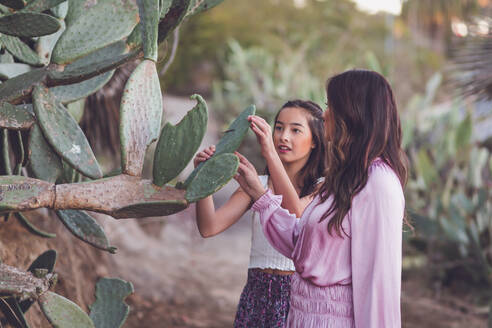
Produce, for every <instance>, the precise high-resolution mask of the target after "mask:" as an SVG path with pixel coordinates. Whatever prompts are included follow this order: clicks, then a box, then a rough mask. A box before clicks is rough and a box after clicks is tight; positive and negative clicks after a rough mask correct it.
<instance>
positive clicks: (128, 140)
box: [120, 60, 162, 176]
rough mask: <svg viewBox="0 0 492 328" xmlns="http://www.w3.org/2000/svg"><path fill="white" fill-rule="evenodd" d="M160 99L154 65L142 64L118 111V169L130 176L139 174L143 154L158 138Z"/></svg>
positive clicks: (127, 86) (131, 80)
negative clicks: (119, 144)
mask: <svg viewBox="0 0 492 328" xmlns="http://www.w3.org/2000/svg"><path fill="white" fill-rule="evenodd" d="M161 119H162V95H161V88H160V83H159V76H158V75H157V69H156V66H155V62H153V61H151V60H144V61H142V62H141V63H140V64H139V65H138V66H137V68H136V69H135V70H134V71H133V73H132V74H131V75H130V77H129V79H128V82H127V83H126V85H125V89H124V92H123V97H122V99H121V107H120V142H121V166H122V168H123V172H124V173H126V174H129V175H133V176H140V175H141V174H142V168H143V162H144V158H145V151H146V150H147V146H148V145H150V143H151V142H153V141H154V140H156V139H157V137H158V136H159V130H160V127H161Z"/></svg>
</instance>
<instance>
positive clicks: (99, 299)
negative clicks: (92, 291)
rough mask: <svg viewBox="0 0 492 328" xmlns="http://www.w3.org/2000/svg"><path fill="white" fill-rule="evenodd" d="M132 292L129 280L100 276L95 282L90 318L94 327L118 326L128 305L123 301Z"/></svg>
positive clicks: (125, 314)
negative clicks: (94, 299)
mask: <svg viewBox="0 0 492 328" xmlns="http://www.w3.org/2000/svg"><path fill="white" fill-rule="evenodd" d="M132 293H133V285H132V284H131V283H130V282H127V281H124V280H121V279H118V278H102V279H100V280H99V281H98V282H97V284H96V301H95V302H94V304H92V306H91V312H90V318H91V319H92V321H93V322H94V325H95V326H96V328H119V327H121V325H123V323H124V322H125V320H126V318H127V316H128V312H130V307H129V306H128V305H127V304H126V303H125V302H124V301H125V298H127V297H128V296H129V295H130V294H132Z"/></svg>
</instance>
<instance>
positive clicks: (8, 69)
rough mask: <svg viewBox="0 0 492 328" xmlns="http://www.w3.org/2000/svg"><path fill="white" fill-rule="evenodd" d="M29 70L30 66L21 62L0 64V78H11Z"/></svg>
mask: <svg viewBox="0 0 492 328" xmlns="http://www.w3.org/2000/svg"><path fill="white" fill-rule="evenodd" d="M30 70H31V66H29V65H27V64H21V63H12V64H0V79H2V80H7V79H12V78H14V77H16V76H19V75H21V74H24V73H27V72H29V71H30Z"/></svg>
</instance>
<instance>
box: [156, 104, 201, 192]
mask: <svg viewBox="0 0 492 328" xmlns="http://www.w3.org/2000/svg"><path fill="white" fill-rule="evenodd" d="M192 98H193V99H196V100H197V105H196V106H195V107H194V108H193V109H192V110H190V111H189V112H188V113H187V114H186V116H185V117H183V119H182V120H181V121H180V122H179V123H178V124H177V125H172V124H171V123H166V125H165V126H164V128H162V131H161V135H160V137H159V141H158V142H157V147H156V149H155V154H154V165H153V183H154V184H155V185H158V186H163V185H164V184H166V183H168V182H169V181H171V180H172V179H173V178H175V177H176V176H178V174H179V173H181V171H182V170H183V169H184V168H185V167H186V165H187V164H188V162H189V161H190V160H191V159H192V158H193V155H194V154H195V152H196V151H197V150H198V147H200V144H201V142H202V139H203V137H204V135H205V132H206V129H207V121H208V110H207V104H206V103H205V101H204V100H203V98H202V97H200V96H199V95H194V96H192Z"/></svg>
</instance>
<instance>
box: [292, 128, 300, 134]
mask: <svg viewBox="0 0 492 328" xmlns="http://www.w3.org/2000/svg"><path fill="white" fill-rule="evenodd" d="M293 131H294V133H299V132H301V130H299V129H294V130H293Z"/></svg>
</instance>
